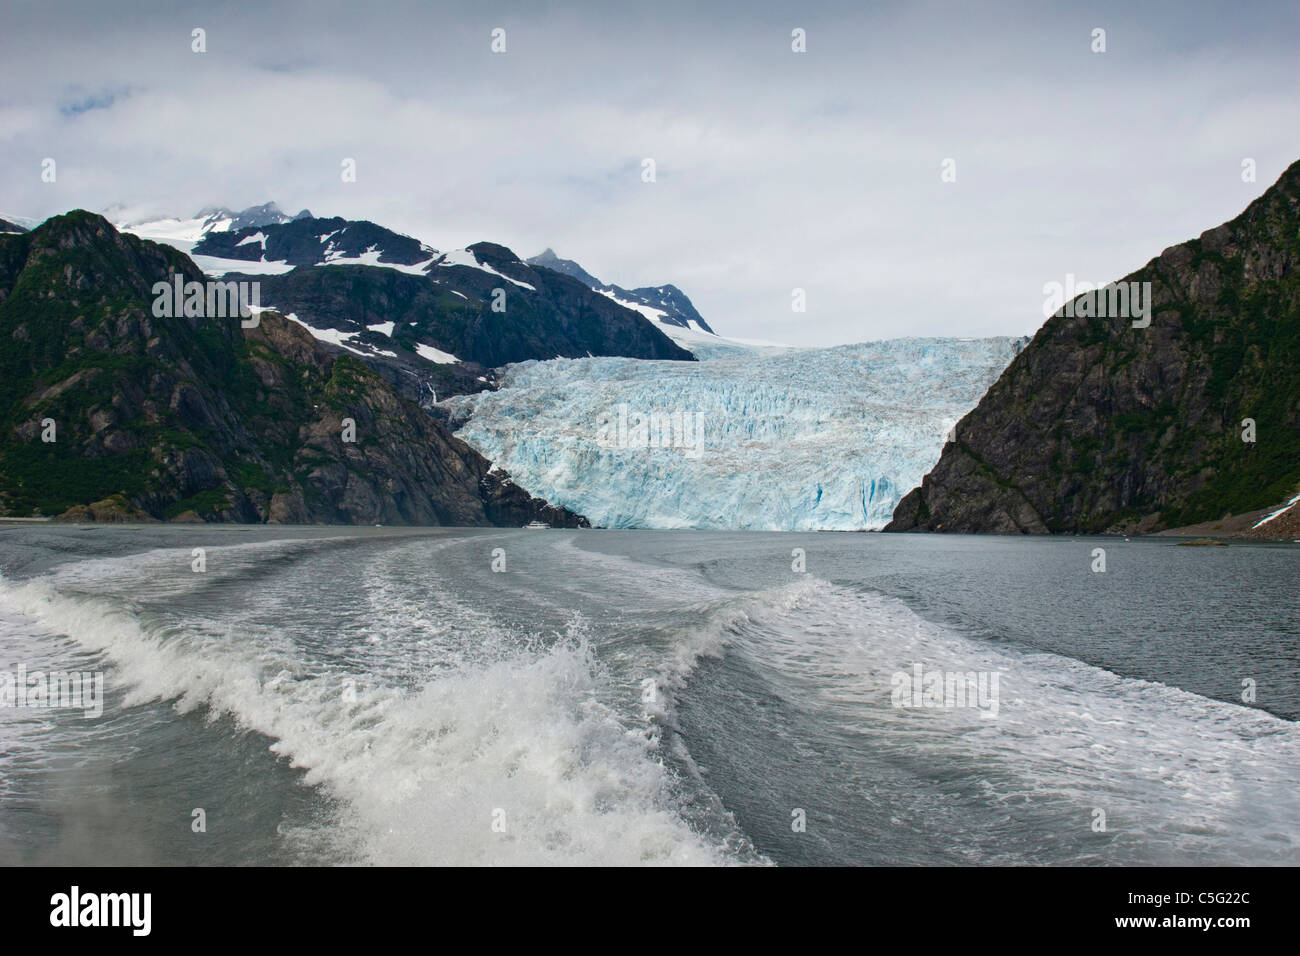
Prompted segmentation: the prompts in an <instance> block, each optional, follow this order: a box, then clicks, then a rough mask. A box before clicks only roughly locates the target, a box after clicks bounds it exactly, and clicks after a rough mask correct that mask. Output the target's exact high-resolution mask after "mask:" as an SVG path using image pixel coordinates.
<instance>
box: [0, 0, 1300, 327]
mask: <svg viewBox="0 0 1300 956" xmlns="http://www.w3.org/2000/svg"><path fill="white" fill-rule="evenodd" d="M699 6H700V5H698V4H688V3H678V2H657V3H654V4H644V5H642V4H637V5H627V8H626V9H616V8H614V6H613V5H595V4H593V5H590V6H583V5H578V4H546V3H536V2H532V3H518V4H493V3H484V4H472V5H467V4H443V5H438V4H428V3H391V4H382V5H380V4H371V5H365V4H356V3H349V4H320V3H295V4H276V5H272V6H271V7H270V9H245V8H243V7H240V6H237V5H234V4H220V3H219V4H215V5H214V4H195V5H192V6H188V7H187V6H186V5H184V4H182V5H176V4H161V3H159V4H145V5H136V6H134V7H132V8H131V10H130V12H126V11H123V10H122V9H120V8H119V9H114V8H113V7H111V6H110V5H105V4H101V3H98V2H90V3H84V4H69V3H52V4H50V3H44V4H28V5H24V4H18V5H16V6H15V5H11V9H10V10H9V12H8V13H7V15H6V16H7V23H6V29H5V31H4V34H3V37H0V57H2V58H3V62H4V63H5V75H6V82H5V84H4V87H3V90H2V91H0V171H2V172H3V176H2V177H0V210H2V211H4V212H8V213H11V214H17V215H26V216H44V215H49V214H52V213H56V212H62V211H65V210H67V209H69V208H74V207H84V208H88V209H94V210H103V209H104V208H106V207H107V206H109V205H110V204H113V203H118V202H121V203H126V204H128V205H131V206H132V207H135V208H139V209H142V210H144V209H151V210H152V211H156V212H166V213H175V214H192V213H194V212H195V211H197V210H198V209H199V208H200V207H202V206H206V205H211V204H224V205H230V206H244V205H251V204H254V203H259V202H263V201H266V200H267V199H274V200H276V201H277V202H279V203H280V205H281V206H282V207H283V208H285V209H287V210H290V211H296V210H298V209H301V208H303V207H308V208H310V209H312V210H313V212H315V213H316V214H317V215H331V214H335V215H343V216H348V217H354V218H367V219H372V220H375V221H378V222H381V223H383V224H385V225H389V226H391V227H393V228H397V229H400V230H402V231H405V232H409V233H411V234H413V235H416V236H419V237H420V238H421V239H424V240H426V241H428V242H431V243H432V244H434V245H435V246H438V247H440V248H450V247H457V246H463V245H466V244H468V243H471V242H475V241H478V240H481V239H491V240H493V241H497V242H502V243H505V244H506V245H509V246H510V247H511V248H513V249H515V251H516V252H518V253H519V254H520V255H531V254H533V253H535V252H537V251H539V250H540V249H541V248H542V247H544V246H548V245H549V246H553V247H554V248H555V249H556V250H557V251H558V252H559V253H560V254H561V255H563V256H567V257H570V258H574V259H577V260H579V261H580V262H582V263H583V264H584V265H585V266H586V267H587V268H588V270H589V271H591V272H592V273H594V274H596V275H598V276H600V277H601V278H603V279H605V280H606V281H612V282H617V283H619V284H621V285H625V286H634V285H645V284H651V283H660V282H669V281H671V282H674V283H676V284H678V285H680V286H681V287H683V288H684V289H685V290H686V291H687V292H688V293H689V294H690V295H691V297H692V298H693V299H694V300H695V302H696V304H697V305H698V307H699V308H700V310H701V312H702V313H703V314H704V315H705V316H706V317H707V318H708V319H709V321H710V322H711V323H712V324H713V325H714V327H715V328H717V329H718V330H719V331H721V332H722V333H723V334H730V335H737V336H741V337H746V336H747V337H754V338H767V339H776V340H781V341H786V342H790V343H792V344H809V345H827V344H834V343H839V342H851V341H861V340H865V339H872V338H881V337H888V336H897V335H920V334H955V335H985V334H1011V333H1017V334H1018V333H1022V332H1032V331H1033V330H1034V329H1035V328H1036V327H1037V326H1038V325H1039V324H1040V323H1041V321H1042V311H1041V306H1042V300H1043V293H1042V286H1043V284H1044V283H1045V282H1048V281H1052V280H1063V279H1064V276H1065V274H1066V273H1067V272H1073V273H1075V274H1076V275H1077V276H1079V277H1080V278H1085V279H1095V280H1103V281H1104V280H1107V279H1110V278H1115V277H1118V276H1119V275H1122V274H1123V273H1125V272H1128V271H1130V270H1131V269H1133V268H1135V267H1137V266H1139V265H1141V264H1142V263H1144V262H1145V261H1146V260H1147V259H1149V258H1150V257H1152V256H1154V255H1156V254H1158V253H1159V252H1160V250H1161V249H1163V248H1165V247H1166V246H1168V245H1170V244H1172V243H1175V242H1180V241H1182V240H1184V239H1186V238H1189V237H1190V236H1193V235H1196V234H1198V233H1200V232H1201V231H1203V230H1204V229H1206V228H1209V227H1210V226H1213V225H1216V224H1218V223H1219V222H1221V221H1223V220H1225V219H1228V218H1230V217H1231V216H1233V215H1235V214H1236V213H1237V212H1239V211H1240V210H1241V209H1242V208H1243V207H1244V206H1245V205H1246V204H1247V203H1248V202H1249V201H1250V200H1251V199H1253V198H1254V197H1255V196H1257V195H1258V194H1259V193H1260V192H1262V191H1263V190H1264V189H1265V188H1267V186H1268V185H1269V184H1270V183H1271V182H1272V181H1273V180H1274V179H1275V178H1276V177H1277V175H1278V174H1279V173H1280V172H1281V171H1282V170H1283V169H1284V168H1285V167H1286V166H1287V165H1289V164H1290V163H1291V162H1292V161H1294V160H1295V159H1297V158H1300V122H1297V120H1300V94H1298V93H1297V90H1296V83H1295V65H1294V64H1295V50H1294V37H1295V36H1296V35H1297V30H1296V28H1297V26H1300V23H1298V22H1297V21H1298V19H1300V17H1298V16H1297V12H1296V7H1295V5H1294V4H1291V3H1283V2H1279V3H1260V4H1252V5H1251V6H1250V7H1248V8H1246V7H1242V6H1241V5H1240V4H1231V3H1216V4H1195V3H1152V4H1142V5H1141V7H1140V9H1129V5H1128V4H1119V3H1114V4H1112V3H1093V4H1083V5H1080V6H1078V7H1076V8H1074V9H1071V10H1047V9H1043V5H1041V4H1035V3H1022V4H998V5H991V4H990V5H982V4H915V5H914V4H890V3H886V4H875V5H872V6H870V7H867V6H858V5H853V6H848V5H840V4H817V3H813V4H803V3H799V4H795V3H790V4H775V3H766V4H764V3H759V4H740V3H734V4H733V3H724V4H720V5H719V4H714V5H709V9H708V10H707V11H701V10H700V9H698V7H699ZM498 26H499V27H503V28H505V30H506V38H507V52H506V53H505V54H503V55H494V54H492V53H491V52H490V50H489V39H490V38H489V32H490V31H491V30H492V29H493V28H494V27H498ZM196 27H201V28H203V29H204V30H205V31H206V40H207V52H206V53H204V54H195V53H192V52H191V48H190V47H191V39H190V37H191V30H193V29H194V28H196ZM794 27H802V28H804V29H806V30H807V36H808V52H807V53H804V54H794V53H792V52H791V51H790V31H791V29H792V28H794ZM1095 27H1101V28H1104V29H1105V30H1106V31H1107V46H1108V50H1107V52H1106V53H1104V54H1094V53H1092V52H1091V50H1090V49H1089V45H1090V34H1091V31H1092V30H1093V28H1095ZM127 94H129V95H127ZM44 157H53V158H55V159H56V161H57V163H58V181H57V182H56V183H53V184H45V183H42V182H41V180H40V164H41V160H42V159H43V158H44ZM345 157H350V158H354V159H355V160H356V163H357V170H358V177H357V182H356V183H343V182H341V181H340V176H339V169H340V163H341V161H342V160H343V158H345ZM647 157H650V158H653V159H654V160H655V161H656V164H657V173H658V176H657V181H656V182H654V183H652V184H650V183H643V182H641V178H640V172H641V164H642V160H643V159H645V158H647ZM949 157H951V158H953V159H954V160H955V161H956V169H957V180H956V182H953V183H943V182H941V181H940V175H939V173H940V165H941V163H942V162H943V160H944V159H945V158H949ZM1246 157H1250V158H1253V159H1255V160H1256V162H1257V164H1258V181H1257V182H1255V183H1253V184H1252V183H1243V182H1242V180H1241V174H1240V169H1241V162H1242V160H1243V158H1246ZM795 287H800V288H803V289H806V290H807V301H808V311H807V313H805V314H795V313H792V312H791V309H790V298H791V290H792V289H793V288H795Z"/></svg>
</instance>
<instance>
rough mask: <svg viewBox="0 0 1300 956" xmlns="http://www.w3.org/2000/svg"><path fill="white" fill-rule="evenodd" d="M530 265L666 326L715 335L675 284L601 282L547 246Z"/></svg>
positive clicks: (530, 260) (534, 257) (529, 262)
mask: <svg viewBox="0 0 1300 956" xmlns="http://www.w3.org/2000/svg"><path fill="white" fill-rule="evenodd" d="M527 262H528V264H529V265H530V266H542V267H544V268H547V269H551V270H553V271H555V272H560V273H563V274H564V275H566V276H569V277H571V278H574V279H577V280H578V281H579V282H581V283H582V284H583V285H585V286H587V287H588V288H590V289H594V290H595V291H597V292H600V293H602V294H604V295H607V296H609V297H610V298H611V299H613V300H614V301H615V302H617V303H619V304H620V305H623V306H626V307H627V308H629V309H633V310H635V311H637V312H640V313H641V314H642V315H644V316H645V317H646V318H648V319H650V320H651V321H653V322H658V323H660V324H662V325H671V326H676V327H678V328H682V329H692V330H696V331H701V332H708V333H709V334H710V335H713V334H715V333H714V331H713V329H711V328H709V324H708V323H707V322H705V321H704V317H703V316H701V315H700V313H699V312H697V311H696V309H695V306H694V304H693V303H692V302H691V300H690V299H689V298H687V296H686V293H685V292H683V291H682V290H681V289H679V288H677V286H675V285H661V286H645V287H643V288H640V289H624V288H622V287H621V286H616V285H609V284H608V283H605V282H601V281H600V280H599V279H597V278H596V277H595V276H593V275H592V274H591V273H590V272H588V271H587V270H586V269H584V268H583V267H582V266H580V265H578V263H576V262H574V261H573V260H572V259H561V258H560V257H559V256H557V255H556V254H555V250H554V249H546V250H544V251H543V252H542V253H541V254H540V255H536V256H533V257H532V258H531V259H528V260H527Z"/></svg>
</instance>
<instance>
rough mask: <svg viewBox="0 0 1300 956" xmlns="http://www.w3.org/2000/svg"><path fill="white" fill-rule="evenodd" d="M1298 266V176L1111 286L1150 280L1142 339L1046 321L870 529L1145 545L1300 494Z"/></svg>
mask: <svg viewBox="0 0 1300 956" xmlns="http://www.w3.org/2000/svg"><path fill="white" fill-rule="evenodd" d="M1298 267H1300V163H1296V164H1293V165H1292V166H1291V167H1290V168H1289V169H1288V170H1287V171H1286V172H1285V173H1283V175H1282V177H1281V178H1280V179H1279V180H1278V182H1277V183H1276V184H1275V185H1273V186H1272V187H1271V188H1270V189H1269V190H1268V191H1267V192H1265V193H1264V195H1263V196H1261V197H1260V198H1259V199H1257V200H1256V201H1254V202H1253V203H1251V204H1250V205H1249V206H1248V207H1247V208H1246V210H1245V211H1244V212H1243V213H1242V214H1241V215H1239V216H1237V217H1236V218H1235V219H1233V220H1231V221H1230V222H1228V223H1225V224H1224V225H1222V226H1219V227H1217V228H1214V229H1210V230H1208V231H1207V232H1205V233H1203V234H1202V235H1201V236H1200V237H1199V238H1197V239H1193V240H1191V241H1189V242H1185V243H1182V244H1181V245H1177V246H1173V247H1172V248H1169V249H1166V250H1165V251H1164V252H1163V253H1161V254H1160V256H1158V257H1157V258H1155V259H1152V260H1151V261H1150V262H1149V263H1147V265H1146V266H1144V267H1143V268H1141V269H1139V270H1137V271H1136V272H1134V273H1132V274H1131V275H1129V276H1127V277H1126V279H1125V280H1122V281H1136V282H1150V283H1151V292H1152V301H1153V302H1154V310H1153V315H1152V318H1151V324H1150V326H1149V327H1147V328H1134V327H1133V323H1132V320H1130V319H1128V318H1118V317H1110V318H1079V317H1070V316H1067V315H1066V314H1065V310H1061V311H1060V312H1058V313H1057V314H1056V315H1055V316H1053V317H1052V318H1051V319H1049V320H1048V321H1047V323H1046V324H1045V325H1044V326H1043V327H1042V329H1040V330H1039V332H1038V334H1037V335H1036V336H1035V337H1034V339H1033V341H1032V342H1031V343H1030V344H1029V345H1028V346H1027V347H1026V348H1025V350H1024V351H1023V352H1022V353H1021V354H1020V355H1019V356H1017V358H1016V360H1015V361H1014V362H1012V363H1011V365H1010V366H1008V368H1007V369H1006V371H1005V372H1004V373H1003V374H1002V376H1001V378H999V379H998V381H997V382H996V383H995V384H994V385H993V387H992V388H991V389H989V392H988V394H987V395H985V396H984V398H983V399H982V400H981V401H980V403H979V405H978V406H977V407H976V408H975V409H974V410H973V411H972V412H971V413H970V414H969V415H967V416H966V417H965V418H964V419H963V420H962V421H961V422H960V423H959V424H958V426H957V429H956V440H955V441H954V442H952V443H950V444H948V445H947V446H946V447H945V449H944V452H943V455H942V456H941V458H940V459H939V462H938V464H937V465H935V467H934V469H933V470H932V471H931V472H930V473H929V474H928V475H926V476H925V479H924V480H923V481H922V483H921V486H920V487H919V488H917V489H914V490H913V491H912V492H911V493H909V494H908V495H907V496H906V497H905V498H904V499H903V500H902V501H901V502H900V503H899V505H898V508H897V509H896V510H895V512H894V518H893V520H892V521H891V522H890V524H889V525H888V527H887V528H886V529H885V530H887V531H912V530H919V531H966V532H997V533H1017V532H1020V533H1047V532H1121V531H1129V530H1137V531H1144V532H1145V531H1153V530H1160V529H1165V528H1173V527H1178V526H1182V525H1188V524H1193V523H1196V522H1201V521H1206V520H1210V519H1218V518H1221V517H1222V516H1224V515H1225V514H1240V513H1244V512H1249V511H1252V510H1256V509H1259V508H1264V507H1267V506H1269V505H1272V504H1274V503H1277V502H1282V501H1285V500H1287V499H1288V498H1290V497H1291V495H1292V494H1293V493H1294V491H1295V490H1296V488H1297V487H1298V486H1300V268H1298ZM1075 302H1076V303H1078V302H1079V299H1076V300H1075ZM1245 419H1252V420H1253V421H1254V423H1255V429H1256V432H1257V440H1256V441H1255V442H1247V441H1243V438H1242V436H1243V433H1244V432H1245V431H1246V430H1247V429H1246V426H1243V424H1242V423H1243V421H1244V420H1245Z"/></svg>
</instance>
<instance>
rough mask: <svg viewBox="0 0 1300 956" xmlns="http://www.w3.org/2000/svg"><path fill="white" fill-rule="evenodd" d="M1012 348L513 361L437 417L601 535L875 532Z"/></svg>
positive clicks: (974, 345)
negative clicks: (494, 385) (446, 417)
mask: <svg viewBox="0 0 1300 956" xmlns="http://www.w3.org/2000/svg"><path fill="white" fill-rule="evenodd" d="M697 334H699V333H697ZM711 338H712V336H711ZM1023 344H1024V340H1023V339H1017V338H987V339H895V340H890V341H885V342H869V343H864V344H861V345H846V346H840V347H838V348H831V349H790V348H780V347H757V346H748V347H746V346H744V345H742V344H741V343H736V342H733V343H720V345H721V347H723V348H730V349H732V350H734V351H733V353H732V354H730V355H721V356H719V357H715V358H712V359H711V360H709V361H702V362H667V361H644V360H635V359H623V358H592V359H559V360H554V361H547V362H536V361H534V362H524V363H521V364H518V365H511V366H509V367H507V369H506V370H505V371H504V373H503V375H502V378H501V381H502V385H503V387H502V388H501V389H500V390H499V391H490V392H482V393H479V394H476V395H461V396H454V397H451V398H448V399H446V400H445V401H443V402H442V403H441V407H443V408H445V409H447V410H448V411H449V412H450V413H451V415H452V417H453V420H454V421H455V422H457V423H458V424H459V426H460V427H459V429H458V431H457V435H458V436H459V437H460V438H462V439H464V440H465V441H467V442H469V444H470V445H472V446H473V447H474V448H476V449H478V450H479V451H480V452H481V453H483V454H484V455H485V456H486V457H488V458H489V459H490V460H492V461H493V462H494V463H496V464H497V465H499V466H500V467H502V468H504V469H505V470H506V471H508V472H509V473H510V474H511V475H512V476H513V477H514V479H515V481H516V482H517V483H518V484H519V485H520V486H522V487H524V488H526V489H527V490H528V491H529V492H530V493H531V494H534V495H539V496H541V497H543V498H545V499H546V500H548V501H551V502H553V503H555V504H559V505H564V506H565V507H568V508H570V509H572V510H574V511H577V512H579V513H581V514H584V515H586V516H587V517H588V518H589V519H590V520H591V521H592V523H593V524H595V525H598V526H603V527H610V528H700V529H751V530H769V531H810V530H844V531H848V530H868V529H879V528H881V527H883V526H884V525H885V524H886V523H887V522H888V521H889V520H890V518H891V517H892V515H893V510H894V506H895V505H896V504H897V503H898V501H899V499H900V498H901V497H902V496H903V495H904V494H906V493H907V492H908V491H910V490H911V489H912V488H913V487H915V486H916V485H917V484H919V483H920V481H921V478H922V477H923V476H924V475H925V473H926V472H927V471H928V470H929V469H930V468H931V467H932V466H933V465H934V463H935V462H936V461H937V460H938V458H939V454H940V452H941V450H942V448H943V444H944V441H945V438H946V436H947V434H948V432H949V430H950V429H951V428H952V426H953V425H955V424H956V422H957V421H958V420H959V419H961V418H962V416H964V415H965V414H966V413H967V412H968V411H970V409H971V408H972V407H974V405H975V404H976V402H978V400H979V399H980V397H981V396H982V395H983V394H984V392H985V391H986V390H987V389H988V387H989V386H990V385H991V384H992V383H993V381H994V380H995V379H996V378H997V377H998V375H999V374H1001V372H1002V370H1003V369H1004V368H1005V367H1006V366H1007V364H1008V363H1009V362H1010V361H1011V359H1012V357H1013V356H1014V355H1015V354H1016V352H1018V351H1019V349H1020V348H1021V347H1023Z"/></svg>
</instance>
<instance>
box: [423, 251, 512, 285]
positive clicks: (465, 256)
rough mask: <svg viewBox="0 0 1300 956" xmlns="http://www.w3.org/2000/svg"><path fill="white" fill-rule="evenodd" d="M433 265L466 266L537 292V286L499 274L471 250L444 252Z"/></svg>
mask: <svg viewBox="0 0 1300 956" xmlns="http://www.w3.org/2000/svg"><path fill="white" fill-rule="evenodd" d="M433 264H434V265H435V266H466V267H468V268H470V269H478V270H479V271H481V272H489V273H491V274H492V275H494V276H500V277H501V278H502V279H505V280H506V281H507V282H513V283H514V284H515V285H517V286H519V287H520V288H522V289H527V290H528V291H529V292H536V291H537V286H535V285H530V284H529V283H527V282H521V281H520V280H519V279H512V278H510V276H508V275H506V274H505V273H503V272H499V271H498V270H496V269H494V268H493V267H492V266H490V265H488V264H487V263H486V262H482V261H481V260H480V259H479V257H478V256H476V255H474V253H473V252H472V251H471V250H469V249H452V250H451V251H449V252H444V253H443V254H442V255H441V256H439V257H438V258H437V259H435V260H434V262H433Z"/></svg>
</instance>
